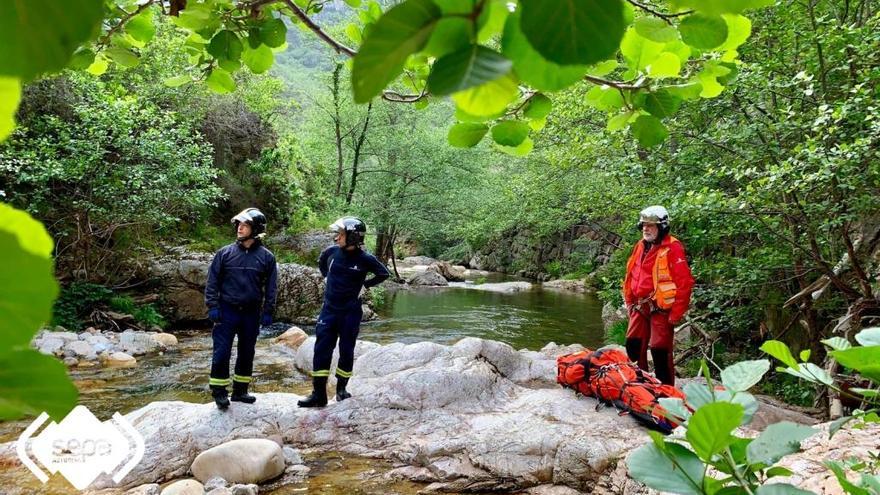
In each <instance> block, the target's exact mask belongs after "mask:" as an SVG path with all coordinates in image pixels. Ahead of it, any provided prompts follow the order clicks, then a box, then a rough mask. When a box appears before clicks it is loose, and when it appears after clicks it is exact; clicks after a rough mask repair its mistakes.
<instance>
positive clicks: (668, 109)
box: [645, 55, 681, 119]
mask: <svg viewBox="0 0 880 495" xmlns="http://www.w3.org/2000/svg"><path fill="white" fill-rule="evenodd" d="M673 56H674V55H673ZM679 106H681V98H679V97H677V96H675V95H673V94H672V93H670V92H669V91H666V90H663V89H661V90H658V91H654V92H651V93H648V94H646V95H645V110H647V111H648V112H649V113H650V114H651V115H653V116H655V117H657V118H658V119H664V118H666V117H670V116H672V115H673V114H675V112H677V111H678V107H679Z"/></svg>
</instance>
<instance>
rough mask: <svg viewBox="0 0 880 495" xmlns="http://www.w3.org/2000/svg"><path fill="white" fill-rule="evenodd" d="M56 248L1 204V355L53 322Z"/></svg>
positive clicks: (22, 215)
mask: <svg viewBox="0 0 880 495" xmlns="http://www.w3.org/2000/svg"><path fill="white" fill-rule="evenodd" d="M4 104H5V100H4ZM53 247H54V244H53V242H52V238H51V237H49V234H48V233H47V232H46V229H45V228H44V227H43V225H42V224H41V223H40V222H38V221H36V220H34V219H33V218H32V217H31V216H30V215H29V214H28V213H26V212H24V211H21V210H17V209H15V208H13V207H11V206H8V205H6V204H4V203H0V258H2V259H3V263H2V264H0V336H2V337H3V346H2V347H0V353H3V352H6V351H11V350H14V349H15V348H17V347H27V346H28V344H30V341H31V338H32V337H33V335H34V334H35V333H36V332H37V330H38V329H39V328H40V325H42V324H44V323H46V322H48V321H49V320H50V319H51V318H52V303H53V301H54V300H55V297H56V296H57V295H58V284H57V282H55V277H54V272H53V267H52V258H51V253H52V250H53ZM0 397H2V395H0Z"/></svg>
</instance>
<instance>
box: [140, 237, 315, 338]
mask: <svg viewBox="0 0 880 495" xmlns="http://www.w3.org/2000/svg"><path fill="white" fill-rule="evenodd" d="M212 258H213V254H209V253H190V252H179V253H176V254H173V255H170V256H165V257H162V258H158V259H156V260H155V261H154V262H153V263H152V264H151V265H150V267H149V269H148V275H147V276H148V277H150V278H151V280H152V281H153V284H154V288H155V290H156V291H157V292H158V293H160V294H162V296H163V299H164V301H165V308H164V309H165V311H164V312H165V314H167V315H168V316H169V318H170V319H171V321H172V322H179V321H192V320H202V319H205V318H206V311H207V309H206V308H205V297H204V294H205V284H206V283H207V281H208V267H209V266H210V264H211V259H212ZM323 297H324V280H323V278H322V277H321V274H320V273H319V272H318V270H316V269H314V268H310V267H307V266H303V265H298V264H296V263H279V264H278V304H277V307H276V310H275V319H276V320H283V321H293V322H308V321H309V320H312V319H314V317H315V316H316V315H317V314H318V311H319V310H320V309H321V300H322V298H323Z"/></svg>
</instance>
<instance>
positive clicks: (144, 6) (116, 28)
mask: <svg viewBox="0 0 880 495" xmlns="http://www.w3.org/2000/svg"><path fill="white" fill-rule="evenodd" d="M155 1H156V0H148V1H147V3H145V4H142V5H140V6H138V8H136V9H134V12H131V13H126V14H125V16H123V17H122V18H121V19H119V23H118V24H116V25H115V26H113V27H112V28H110V29H109V30H108V31H107V34H105V35H104V36H103V37H102V38H101V39H100V40H99V41H98V44H97V48H98V49H101V48H104V47H105V46H107V43H109V42H110V38H111V37H112V36H113V35H114V34H116V32H117V31H119V30H120V29H122V27H123V26H125V23H126V22H128V21H130V20H131V18H132V17H134V16H136V15H138V14H140V13H141V12H143V11H144V10H146V9H147V8H148V7H149V6H150V5H153V3H154V2H155ZM120 10H122V9H120ZM123 12H124V11H123Z"/></svg>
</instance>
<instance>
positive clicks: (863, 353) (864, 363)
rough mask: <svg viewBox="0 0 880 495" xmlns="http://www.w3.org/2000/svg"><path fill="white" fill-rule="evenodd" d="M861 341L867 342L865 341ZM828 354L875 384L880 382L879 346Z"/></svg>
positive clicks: (855, 348) (854, 348)
mask: <svg viewBox="0 0 880 495" xmlns="http://www.w3.org/2000/svg"><path fill="white" fill-rule="evenodd" d="M863 340H866V341H867V339H863ZM829 354H831V356H832V357H833V358H834V359H836V360H837V362H838V363H840V364H842V365H843V366H846V367H847V368H849V369H853V370H856V371H858V372H859V373H860V374H861V375H862V376H865V377H867V378H870V379H872V380H874V381H875V382H880V365H878V363H880V346H871V347H853V348H851V349H846V350H843V351H831V352H830V353H829ZM823 383H824V382H823Z"/></svg>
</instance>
